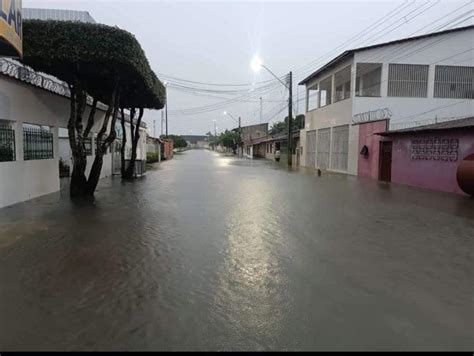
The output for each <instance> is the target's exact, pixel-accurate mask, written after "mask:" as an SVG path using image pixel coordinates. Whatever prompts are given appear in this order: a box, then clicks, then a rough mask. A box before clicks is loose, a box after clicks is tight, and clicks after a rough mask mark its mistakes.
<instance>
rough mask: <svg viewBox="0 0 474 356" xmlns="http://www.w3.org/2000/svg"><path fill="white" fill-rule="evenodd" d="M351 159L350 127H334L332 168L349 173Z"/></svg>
mask: <svg viewBox="0 0 474 356" xmlns="http://www.w3.org/2000/svg"><path fill="white" fill-rule="evenodd" d="M348 157H349V125H344V126H338V127H333V129H332V152H331V168H332V169H335V170H338V171H344V172H345V171H347V161H348Z"/></svg>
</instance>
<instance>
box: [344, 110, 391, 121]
mask: <svg viewBox="0 0 474 356" xmlns="http://www.w3.org/2000/svg"><path fill="white" fill-rule="evenodd" d="M391 117H392V112H391V111H390V109H389V108H384V109H377V110H372V111H367V112H363V113H360V114H356V115H354V116H352V123H353V124H360V123H362V122H369V121H378V120H385V119H390V118H391Z"/></svg>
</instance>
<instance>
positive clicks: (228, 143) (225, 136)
mask: <svg viewBox="0 0 474 356" xmlns="http://www.w3.org/2000/svg"><path fill="white" fill-rule="evenodd" d="M218 142H219V143H220V144H221V145H222V146H224V147H226V148H230V149H232V151H233V152H234V153H236V150H237V145H239V144H240V135H239V133H238V132H235V131H228V130H225V131H224V132H223V133H221V134H220V136H219V140H218Z"/></svg>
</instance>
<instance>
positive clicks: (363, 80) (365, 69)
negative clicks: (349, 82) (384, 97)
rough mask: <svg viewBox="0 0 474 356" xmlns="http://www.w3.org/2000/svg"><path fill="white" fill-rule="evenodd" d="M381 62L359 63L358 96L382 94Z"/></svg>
mask: <svg viewBox="0 0 474 356" xmlns="http://www.w3.org/2000/svg"><path fill="white" fill-rule="evenodd" d="M381 81H382V64H381V63H357V70H356V96H380V83H381Z"/></svg>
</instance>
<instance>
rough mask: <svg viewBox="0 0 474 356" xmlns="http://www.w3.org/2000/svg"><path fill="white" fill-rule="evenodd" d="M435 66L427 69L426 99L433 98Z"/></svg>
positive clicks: (432, 65)
mask: <svg viewBox="0 0 474 356" xmlns="http://www.w3.org/2000/svg"><path fill="white" fill-rule="evenodd" d="M435 72H436V65H435V64H431V65H430V67H429V69H428V98H430V99H431V98H433V97H434V86H435Z"/></svg>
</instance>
